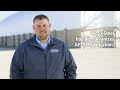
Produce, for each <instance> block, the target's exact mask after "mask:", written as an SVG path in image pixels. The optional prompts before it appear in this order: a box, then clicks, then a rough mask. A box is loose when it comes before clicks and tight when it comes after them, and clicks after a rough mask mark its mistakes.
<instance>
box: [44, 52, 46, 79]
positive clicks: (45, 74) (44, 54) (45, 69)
mask: <svg viewBox="0 0 120 90" xmlns="http://www.w3.org/2000/svg"><path fill="white" fill-rule="evenodd" d="M44 57H45V77H46V79H47V65H46V64H47V63H46V52H45V51H44Z"/></svg>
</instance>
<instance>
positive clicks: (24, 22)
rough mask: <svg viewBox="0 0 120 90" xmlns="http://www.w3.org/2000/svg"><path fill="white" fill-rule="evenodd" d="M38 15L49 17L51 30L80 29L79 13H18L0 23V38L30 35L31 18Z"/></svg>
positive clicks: (31, 30)
mask: <svg viewBox="0 0 120 90" xmlns="http://www.w3.org/2000/svg"><path fill="white" fill-rule="evenodd" d="M38 14H45V15H47V16H48V17H49V19H50V23H51V30H54V29H55V30H63V29H64V28H68V29H74V28H80V11H20V12H17V13H15V14H13V15H11V16H8V17H7V18H6V19H4V20H3V21H1V22H0V36H9V35H16V34H23V33H32V32H33V29H32V24H33V18H34V17H35V16H36V15H38Z"/></svg>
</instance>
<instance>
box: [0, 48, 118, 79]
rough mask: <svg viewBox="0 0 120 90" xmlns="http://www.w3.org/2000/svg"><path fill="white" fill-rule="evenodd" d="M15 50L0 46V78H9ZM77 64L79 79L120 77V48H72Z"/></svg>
mask: <svg viewBox="0 0 120 90" xmlns="http://www.w3.org/2000/svg"><path fill="white" fill-rule="evenodd" d="M14 51H15V50H12V49H5V48H0V79H9V69H10V63H11V59H12V55H13V53H14ZM70 51H71V53H72V55H73V57H74V59H75V62H76V64H77V67H78V68H77V79H120V48H85V49H70Z"/></svg>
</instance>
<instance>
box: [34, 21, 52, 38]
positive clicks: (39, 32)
mask: <svg viewBox="0 0 120 90" xmlns="http://www.w3.org/2000/svg"><path fill="white" fill-rule="evenodd" d="M33 29H34V31H35V34H36V36H37V38H38V39H39V40H46V39H48V37H49V35H50V23H49V22H48V20H47V19H41V20H39V19H36V20H35V22H34V23H33Z"/></svg>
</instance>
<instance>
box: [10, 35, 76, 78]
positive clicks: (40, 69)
mask: <svg viewBox="0 0 120 90" xmlns="http://www.w3.org/2000/svg"><path fill="white" fill-rule="evenodd" d="M35 37H36V36H35V35H34V36H33V37H32V38H30V39H29V40H27V41H25V42H23V43H22V44H20V45H19V46H18V47H17V49H16V51H15V53H14V55H13V58H12V62H11V66H10V79H76V75H77V74H76V70H77V66H76V63H75V61H74V59H73V56H72V54H71V52H70V51H69V49H68V47H67V46H66V44H65V43H63V42H62V41H61V40H58V39H56V38H53V37H51V41H50V43H49V44H48V46H47V49H46V50H44V49H43V48H42V47H41V46H40V45H39V44H38V43H37V41H36V40H35Z"/></svg>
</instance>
